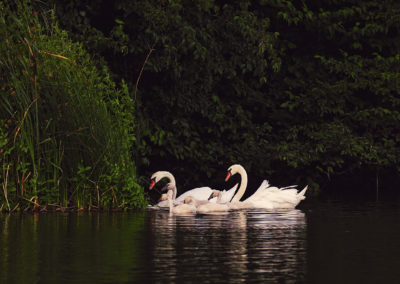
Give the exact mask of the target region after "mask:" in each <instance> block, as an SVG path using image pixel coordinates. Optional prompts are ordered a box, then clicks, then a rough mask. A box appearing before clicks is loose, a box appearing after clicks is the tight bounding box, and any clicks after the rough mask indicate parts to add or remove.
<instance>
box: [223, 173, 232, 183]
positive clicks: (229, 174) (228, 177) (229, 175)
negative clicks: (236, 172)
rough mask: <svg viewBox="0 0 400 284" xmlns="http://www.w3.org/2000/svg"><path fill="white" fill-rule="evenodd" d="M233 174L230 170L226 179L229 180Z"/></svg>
mask: <svg viewBox="0 0 400 284" xmlns="http://www.w3.org/2000/svg"><path fill="white" fill-rule="evenodd" d="M231 176H232V174H231V172H228V173H227V174H226V178H225V181H228V179H230V177H231Z"/></svg>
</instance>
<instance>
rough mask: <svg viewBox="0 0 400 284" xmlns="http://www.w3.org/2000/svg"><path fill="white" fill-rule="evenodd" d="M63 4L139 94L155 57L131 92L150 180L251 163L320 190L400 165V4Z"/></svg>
mask: <svg viewBox="0 0 400 284" xmlns="http://www.w3.org/2000/svg"><path fill="white" fill-rule="evenodd" d="M53 2H55V3H56V7H57V12H58V15H59V17H60V19H61V22H62V23H63V25H64V26H65V27H66V28H67V29H68V30H70V31H71V32H72V33H73V34H74V36H75V37H76V38H77V39H79V40H81V41H83V42H85V44H86V46H87V47H88V48H89V49H90V50H91V51H92V52H93V53H94V54H96V55H97V56H99V58H104V59H105V60H106V61H107V63H108V64H109V66H110V68H111V70H112V71H113V74H114V76H116V77H117V78H124V79H125V80H127V83H128V85H129V86H130V89H135V85H136V84H137V82H138V81H137V79H138V76H139V74H140V71H141V68H142V66H143V64H144V62H145V64H144V69H143V73H141V77H140V81H139V84H138V92H137V93H134V94H132V96H134V97H135V96H136V103H137V104H136V107H137V108H136V115H137V120H136V121H137V123H138V128H137V139H138V140H137V143H136V162H137V165H138V167H139V172H140V175H142V176H145V177H148V176H149V175H150V174H151V172H152V171H155V170H159V169H169V170H171V171H172V172H174V174H176V175H178V176H179V177H180V183H184V182H186V181H189V182H190V183H191V185H190V186H194V185H196V184H199V183H200V180H203V182H204V180H205V179H206V177H208V178H211V180H210V179H208V181H209V182H210V183H216V182H218V181H219V180H221V178H222V177H221V175H219V173H221V172H224V171H225V169H226V168H227V167H228V166H229V165H230V164H231V163H242V164H243V165H244V166H245V167H246V169H247V170H248V171H249V172H250V173H252V174H253V175H255V176H257V177H259V178H271V177H272V178H273V179H274V180H273V183H276V184H291V183H296V182H297V183H301V184H305V183H311V184H313V185H316V184H315V183H318V184H322V183H324V181H325V180H327V179H330V178H332V177H334V176H335V175H336V174H340V173H345V172H351V171H354V170H360V169H361V170H366V171H367V172H368V171H372V172H373V173H375V172H376V171H377V170H385V169H396V171H397V169H398V164H399V153H398V152H399V150H398V148H399V147H398V146H399V145H398V144H399V140H400V138H399V137H400V136H399V135H398V134H397V129H398V128H399V126H400V125H399V118H400V116H399V112H398V109H399V108H398V104H399V103H400V101H399V91H398V89H399V88H398V77H399V74H400V73H399V64H398V63H399V62H398V61H399V60H400V54H399V52H398V50H399V44H400V41H399V18H398V14H399V12H400V4H399V3H397V2H396V1H333V0H325V1H307V2H303V1H276V0H274V1H272V0H260V1H226V3H224V2H221V1H212V0H209V1H201V2H196V1H152V0H143V1H117V2H114V3H113V4H112V2H107V1H96V2H93V3H92V2H91V3H90V4H88V3H82V2H80V1H73V2H69V4H68V5H64V4H63V3H62V1H56V0H54V1H53ZM106 3H107V4H106ZM110 3H111V4H110ZM104 8H106V9H104ZM71 19H72V20H71ZM150 53H151V54H150ZM149 54H150V55H149ZM148 55H149V57H148V60H147V61H146V60H145V59H146V56H148ZM183 177H186V178H183ZM274 181H276V182H274ZM184 185H186V184H184ZM312 188H314V189H315V188H316V186H314V187H312Z"/></svg>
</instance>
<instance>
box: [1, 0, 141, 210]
mask: <svg viewBox="0 0 400 284" xmlns="http://www.w3.org/2000/svg"><path fill="white" fill-rule="evenodd" d="M0 38H1V42H0V74H1V75H0V125H1V127H0V164H1V170H0V182H1V196H0V211H8V212H14V211H21V210H23V211H42V212H43V211H47V210H51V208H53V209H54V211H65V210H68V211H82V210H89V211H94V210H127V209H137V208H143V207H145V205H146V200H145V198H144V192H143V188H142V187H141V186H140V185H139V184H138V183H137V181H136V169H135V165H134V162H133V153H132V151H133V149H132V145H133V142H134V141H135V135H134V118H133V111H134V102H133V99H132V98H131V95H130V94H129V92H128V87H127V85H126V83H125V82H123V81H121V83H120V84H119V85H117V84H116V83H114V82H113V81H112V80H111V78H110V74H109V71H108V70H107V68H106V66H99V65H97V66H96V65H95V64H94V63H93V61H92V59H91V58H90V56H89V54H88V53H87V52H86V51H85V50H84V49H83V48H82V45H81V44H79V43H75V42H72V41H71V40H70V39H69V37H68V35H67V33H66V31H64V30H62V29H60V28H59V27H58V24H57V21H56V20H55V16H54V11H53V10H41V9H37V7H33V6H32V5H31V3H30V2H29V1H15V2H14V1H1V2H0Z"/></svg>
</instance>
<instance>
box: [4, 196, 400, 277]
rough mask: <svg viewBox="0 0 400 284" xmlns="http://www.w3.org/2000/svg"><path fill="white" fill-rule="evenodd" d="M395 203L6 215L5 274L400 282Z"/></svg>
mask: <svg viewBox="0 0 400 284" xmlns="http://www.w3.org/2000/svg"><path fill="white" fill-rule="evenodd" d="M399 217H400V209H399V206H397V204H395V203H387V202H386V203H348V202H346V203H344V202H323V203H316V204H313V205H312V206H308V207H307V208H306V209H303V210H297V209H296V210H283V211H260V210H250V211H235V212H229V213H227V214H222V215H197V216H174V215H173V216H171V215H170V214H169V213H168V212H167V211H161V210H147V211H145V212H135V213H134V212H131V213H112V214H106V213H79V214H77V213H68V214H62V213H47V214H15V215H8V214H0V232H1V233H0V282H1V283H56V282H58V283H94V282H97V283H139V282H143V281H146V283H218V282H219V283H221V282H224V283H243V282H245V283H398V279H400V270H399V269H398V267H400V259H399V257H398V256H399V253H400V230H398V228H399Z"/></svg>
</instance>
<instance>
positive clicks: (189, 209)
mask: <svg viewBox="0 0 400 284" xmlns="http://www.w3.org/2000/svg"><path fill="white" fill-rule="evenodd" d="M173 195H174V193H173V191H172V190H168V192H167V200H168V206H169V213H170V214H177V215H180V214H196V206H195V205H194V204H186V203H182V204H179V205H176V206H174V204H173Z"/></svg>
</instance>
